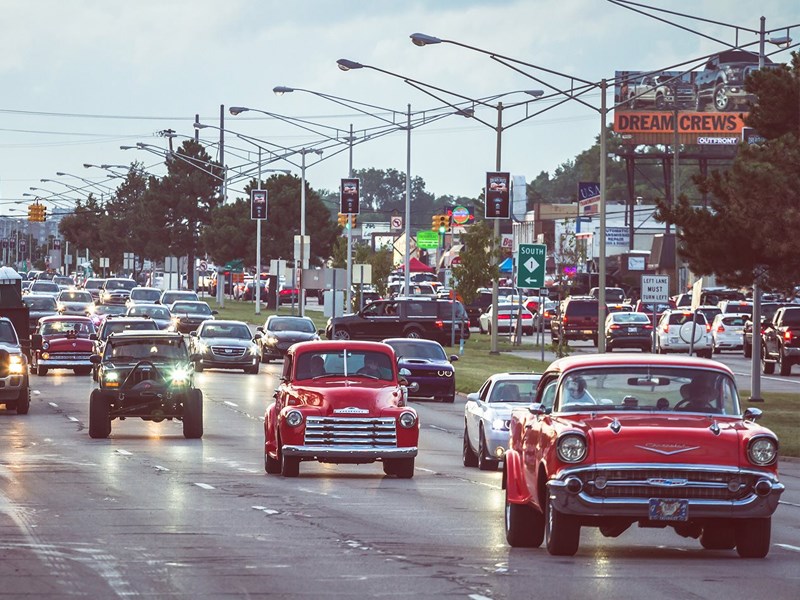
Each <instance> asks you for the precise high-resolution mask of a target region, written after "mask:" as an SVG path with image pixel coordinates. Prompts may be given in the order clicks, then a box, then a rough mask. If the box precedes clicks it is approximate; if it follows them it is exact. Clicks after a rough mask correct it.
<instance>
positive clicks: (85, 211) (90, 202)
mask: <svg viewBox="0 0 800 600" xmlns="http://www.w3.org/2000/svg"><path fill="white" fill-rule="evenodd" d="M103 216H104V209H103V207H102V206H101V205H100V202H99V201H98V200H97V198H95V197H94V196H93V195H91V194H90V195H89V197H88V198H87V199H86V200H85V201H83V202H82V201H81V200H77V201H76V202H75V210H74V212H73V213H72V214H71V215H67V216H65V217H63V218H62V219H61V221H60V222H59V224H58V232H59V233H60V234H61V235H62V236H63V238H64V240H65V241H67V242H69V243H70V244H72V246H73V248H75V251H74V255H75V256H76V257H77V256H78V250H79V249H81V248H86V249H88V250H89V252H91V253H92V254H93V255H94V256H95V258H98V257H99V253H100V251H101V242H100V229H101V223H102V221H103ZM76 262H77V261H76Z"/></svg>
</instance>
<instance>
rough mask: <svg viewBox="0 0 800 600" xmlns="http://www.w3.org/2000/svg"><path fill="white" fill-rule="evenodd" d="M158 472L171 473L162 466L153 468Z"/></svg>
mask: <svg viewBox="0 0 800 600" xmlns="http://www.w3.org/2000/svg"><path fill="white" fill-rule="evenodd" d="M153 468H154V469H155V470H156V471H169V469H168V468H167V467H162V466H161V465H155V466H154V467H153Z"/></svg>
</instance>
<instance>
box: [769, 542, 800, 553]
mask: <svg viewBox="0 0 800 600" xmlns="http://www.w3.org/2000/svg"><path fill="white" fill-rule="evenodd" d="M775 545H776V546H777V547H778V548H783V549H784V550H791V551H792V552H800V546H790V545H789V544H775Z"/></svg>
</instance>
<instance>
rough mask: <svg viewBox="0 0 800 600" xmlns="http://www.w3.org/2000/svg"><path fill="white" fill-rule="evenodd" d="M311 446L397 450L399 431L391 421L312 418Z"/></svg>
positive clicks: (308, 439)
mask: <svg viewBox="0 0 800 600" xmlns="http://www.w3.org/2000/svg"><path fill="white" fill-rule="evenodd" d="M305 443H306V445H307V446H330V447H334V448H335V447H342V446H350V447H353V446H356V447H359V448H396V447H397V428H396V425H395V420H394V419H393V418H391V417H380V418H352V417H308V418H307V419H306V438H305Z"/></svg>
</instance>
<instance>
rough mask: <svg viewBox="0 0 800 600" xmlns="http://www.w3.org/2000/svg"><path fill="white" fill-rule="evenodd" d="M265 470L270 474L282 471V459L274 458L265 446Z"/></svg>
mask: <svg viewBox="0 0 800 600" xmlns="http://www.w3.org/2000/svg"><path fill="white" fill-rule="evenodd" d="M264 471H266V472H267V473H268V474H269V475H277V474H278V473H280V472H281V461H279V460H278V459H277V458H272V457H271V456H270V455H269V452H267V449H266V447H265V448H264Z"/></svg>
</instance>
